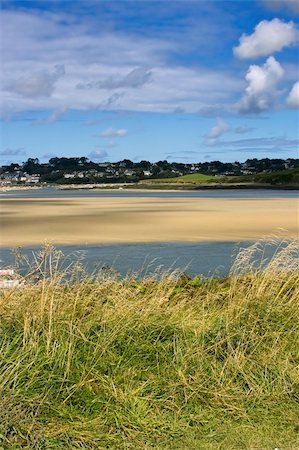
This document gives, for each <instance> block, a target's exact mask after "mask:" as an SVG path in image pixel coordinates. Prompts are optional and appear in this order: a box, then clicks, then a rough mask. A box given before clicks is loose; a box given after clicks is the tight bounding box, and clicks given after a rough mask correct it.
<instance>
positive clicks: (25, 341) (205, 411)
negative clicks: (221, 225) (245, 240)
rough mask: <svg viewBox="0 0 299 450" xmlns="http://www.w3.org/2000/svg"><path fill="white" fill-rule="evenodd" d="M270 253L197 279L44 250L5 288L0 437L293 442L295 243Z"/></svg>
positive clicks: (246, 445)
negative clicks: (105, 267) (66, 260)
mask: <svg viewBox="0 0 299 450" xmlns="http://www.w3.org/2000/svg"><path fill="white" fill-rule="evenodd" d="M262 252H263V247H262V246H261V244H257V245H255V246H253V247H251V248H250V249H246V250H243V251H241V252H240V254H239V255H238V257H237V258H236V261H235V264H234V266H233V268H232V272H231V274H230V276H228V277H226V278H224V279H205V278H200V277H197V278H194V279H191V280H190V279H189V278H188V277H186V276H185V275H181V276H179V275H178V274H173V275H170V274H167V275H165V276H162V277H160V278H150V277H148V278H143V279H137V278H133V277H131V278H127V279H119V278H118V277H117V276H116V275H114V274H113V273H110V272H107V273H105V274H103V272H99V273H98V274H93V276H87V275H86V274H84V272H83V269H82V266H81V264H80V263H78V264H77V265H76V266H75V267H70V266H69V267H68V268H67V269H66V272H67V273H61V271H60V255H59V254H58V253H57V252H55V251H54V252H53V251H52V250H50V251H48V250H47V251H46V252H45V253H43V254H42V255H37V256H36V258H35V261H34V264H33V267H32V271H31V273H30V274H29V276H28V279H27V283H26V286H25V287H24V288H20V289H14V290H2V292H1V299H0V317H1V322H0V337H1V343H0V345H1V353H0V354H1V356H0V367H1V369H0V448H1V446H2V448H5V449H76V448H81V449H108V448H109V449H194V450H195V449H196V450H197V449H203V450H206V449H207V450H209V449H213V450H214V449H225V450H229V449H236V450H239V449H274V448H276V447H277V448H279V449H281V450H287V449H289V450H295V449H297V448H299V439H298V434H299V392H298V387H299V370H298V368H299V345H298V336H299V325H298V318H299V317H298V316H299V314H298V313H299V305H298V300H299V270H298V259H299V255H298V242H291V243H289V244H288V245H286V246H285V245H283V246H281V247H280V248H279V249H278V250H277V252H276V254H275V256H274V257H273V259H272V261H271V262H270V263H269V264H268V265H267V266H266V267H265V266H264V264H261V265H260V267H256V264H253V263H252V262H253V260H254V259H255V258H256V255H257V254H260V255H261V256H262V255H263V254H262ZM260 259H261V261H262V259H263V258H262V257H261V258H260ZM262 262H263V261H262Z"/></svg>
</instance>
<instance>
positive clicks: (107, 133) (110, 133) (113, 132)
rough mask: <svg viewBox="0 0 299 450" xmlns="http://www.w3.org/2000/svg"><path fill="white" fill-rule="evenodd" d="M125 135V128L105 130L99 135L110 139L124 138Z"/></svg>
mask: <svg viewBox="0 0 299 450" xmlns="http://www.w3.org/2000/svg"><path fill="white" fill-rule="evenodd" d="M127 134H128V130H126V129H125V128H119V129H115V128H107V130H104V131H102V132H101V133H100V136H101V137H104V138H111V137H124V136H127Z"/></svg>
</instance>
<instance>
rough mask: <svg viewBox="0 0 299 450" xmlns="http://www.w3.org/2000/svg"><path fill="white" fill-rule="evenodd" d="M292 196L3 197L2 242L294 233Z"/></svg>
mask: <svg viewBox="0 0 299 450" xmlns="http://www.w3.org/2000/svg"><path fill="white" fill-rule="evenodd" d="M298 213H299V202H298V199H294V198H287V199H281V198H271V199H264V198H263V199H218V198H217V199H211V198H209V199H207V198H192V199H190V198H171V199H167V198H76V199H74V198H71V199H70V198H59V199H55V198H54V199H30V198H29V199H9V198H8V199H2V200H1V224H0V231H1V245H2V246H18V245H22V246H24V245H33V244H41V243H44V242H45V241H48V242H51V243H53V244H76V243H81V244H83V243H87V244H92V243H117V242H119V243H120V242H123V243H124V242H154V241H209V240H212V241H215V240H246V239H248V240H249V239H258V238H262V237H266V236H267V235H270V234H275V233H278V232H279V230H280V229H283V230H285V231H284V235H285V236H287V237H298V233H299V227H298V223H299V220H298V219H299V214H298Z"/></svg>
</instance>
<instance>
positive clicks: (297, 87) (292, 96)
mask: <svg viewBox="0 0 299 450" xmlns="http://www.w3.org/2000/svg"><path fill="white" fill-rule="evenodd" d="M287 105H288V106H289V107H290V108H299V81H297V83H295V84H294V86H293V87H292V89H291V92H290V93H289V95H288V97H287Z"/></svg>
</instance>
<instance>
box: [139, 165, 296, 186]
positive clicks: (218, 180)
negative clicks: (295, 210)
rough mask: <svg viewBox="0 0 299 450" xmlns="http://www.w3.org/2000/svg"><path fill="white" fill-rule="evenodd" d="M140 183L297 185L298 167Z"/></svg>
mask: <svg viewBox="0 0 299 450" xmlns="http://www.w3.org/2000/svg"><path fill="white" fill-rule="evenodd" d="M141 183H142V184H148V185H151V184H153V185H155V184H162V185H163V184H182V185H187V184H189V185H204V184H249V185H250V184H265V185H272V186H275V185H276V186H277V185H298V186H299V169H298V168H295V169H285V170H280V171H274V172H271V173H267V172H262V173H258V174H256V175H239V176H212V175H204V174H200V173H194V174H188V175H182V176H179V177H171V178H160V179H151V180H142V182H141Z"/></svg>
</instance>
